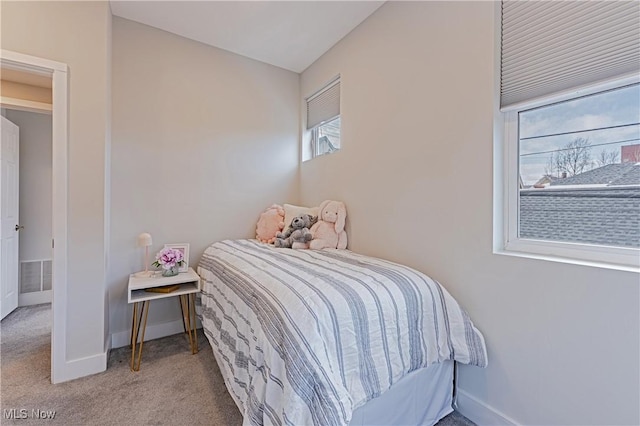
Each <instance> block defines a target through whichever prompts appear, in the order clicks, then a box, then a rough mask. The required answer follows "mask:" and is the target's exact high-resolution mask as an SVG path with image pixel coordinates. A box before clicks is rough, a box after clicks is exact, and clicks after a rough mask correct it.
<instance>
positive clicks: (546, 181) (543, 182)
mask: <svg viewBox="0 0 640 426" xmlns="http://www.w3.org/2000/svg"><path fill="white" fill-rule="evenodd" d="M558 179H559V178H557V177H555V176H551V175H544V176H542V177H541V178H540V179H538V181H537V182H536V183H534V184H533V187H534V188H544V187H545V186H548V185H550V184H551V183H552V182H555V181H556V180H558Z"/></svg>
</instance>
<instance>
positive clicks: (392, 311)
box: [198, 240, 487, 425]
mask: <svg viewBox="0 0 640 426" xmlns="http://www.w3.org/2000/svg"><path fill="white" fill-rule="evenodd" d="M198 274H199V275H200V276H201V277H202V279H203V288H202V294H201V315H202V324H203V328H204V332H205V335H206V337H207V339H208V340H209V343H210V344H211V347H212V348H213V352H214V355H215V358H216V361H217V362H218V365H219V367H220V370H221V372H222V375H223V377H224V380H225V384H226V386H227V389H228V390H229V393H230V394H231V397H232V398H233V400H234V401H235V403H236V404H237V406H238V408H239V409H240V412H241V413H242V415H243V424H244V425H263V424H264V425H283V424H284V425H312V424H313V425H373V424H416V425H417V424H435V423H436V422H437V421H438V420H440V419H441V418H442V417H444V416H445V415H447V414H448V413H450V412H451V411H452V409H451V395H452V389H453V384H452V382H453V372H452V371H453V361H456V362H460V363H465V364H471V365H476V366H479V367H485V366H486V365H487V353H486V347H485V344H484V338H483V336H482V334H481V333H480V332H479V331H478V330H477V329H476V328H475V326H474V325H473V323H472V322H471V320H470V319H469V317H468V315H467V314H466V312H465V311H464V310H463V309H462V308H461V307H460V306H459V305H458V303H457V302H456V301H455V300H454V299H453V298H452V297H451V295H449V293H447V291H446V290H445V289H444V288H443V287H442V286H441V285H440V284H438V283H437V282H436V281H435V280H433V279H431V278H429V277H427V276H426V275H424V274H422V273H420V272H418V271H416V270H414V269H411V268H408V267H406V266H402V265H399V264H396V263H392V262H389V261H385V260H382V259H377V258H373V257H369V256H364V255H360V254H357V253H354V252H352V251H349V250H335V249H334V250H332V249H325V250H291V249H281V248H274V247H273V246H271V245H268V244H264V243H260V242H258V241H257V240H226V241H221V242H217V243H214V244H212V245H211V246H210V247H209V248H207V250H206V251H205V253H204V255H203V257H202V259H201V260H200V262H199V265H198Z"/></svg>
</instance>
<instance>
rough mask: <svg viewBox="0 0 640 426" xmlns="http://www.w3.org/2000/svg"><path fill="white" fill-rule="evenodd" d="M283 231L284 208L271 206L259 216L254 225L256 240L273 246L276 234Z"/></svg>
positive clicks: (275, 205)
mask: <svg viewBox="0 0 640 426" xmlns="http://www.w3.org/2000/svg"><path fill="white" fill-rule="evenodd" d="M283 229H284V208H282V206H279V205H277V204H274V205H272V206H271V207H269V208H267V209H266V210H265V211H263V212H262V213H261V214H260V219H258V224H257V225H256V240H258V241H262V242H263V243H267V244H273V242H274V241H275V240H276V234H277V233H278V232H280V231H282V230H283Z"/></svg>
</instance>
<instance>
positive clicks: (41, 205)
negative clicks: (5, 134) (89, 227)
mask: <svg viewBox="0 0 640 426" xmlns="http://www.w3.org/2000/svg"><path fill="white" fill-rule="evenodd" d="M6 78H15V77H12V76H9V77H7V76H6V75H5V73H3V74H2V79H1V81H0V84H2V89H3V90H2V92H3V93H4V94H6V93H7V92H6V91H5V90H4V88H5V87H4V86H5V85H7V83H13V85H16V82H15V81H11V80H6ZM42 84H45V85H48V87H39V86H37V87H38V88H39V89H43V90H41V91H42V92H43V93H44V94H45V95H47V94H48V100H49V102H50V99H51V79H47V80H46V81H44V82H43V83H42ZM24 87H25V88H34V89H35V88H36V86H31V85H24ZM5 105H6V104H5ZM3 116H4V118H5V119H7V120H9V122H11V123H13V124H15V125H17V127H18V135H19V144H18V148H19V149H18V158H19V160H18V166H19V167H18V169H19V172H18V181H19V191H18V197H17V199H18V206H19V208H18V222H17V223H16V224H13V229H9V230H8V231H9V232H11V231H13V232H14V233H17V237H18V246H19V250H18V262H17V264H18V266H17V272H18V306H19V307H24V306H30V305H38V304H43V303H51V298H52V289H51V287H52V276H51V271H52V263H53V262H52V249H51V240H52V234H51V224H52V206H53V204H52V194H51V191H52V188H51V172H52V170H51V169H52V146H51V137H52V123H51V112H50V111H48V112H46V111H45V112H40V111H37V112H36V111H24V110H20V109H14V108H13V107H12V106H8V107H7V108H6V109H4V113H3ZM3 123H4V122H3ZM5 124H6V123H5ZM4 142H5V141H3V143H4ZM4 190H5V188H3V191H4ZM3 202H4V200H3ZM8 225H9V226H10V227H11V225H12V224H8ZM3 266H4V265H3ZM14 269H15V266H14ZM14 273H15V271H14ZM4 315H5V312H3V316H4ZM47 325H49V326H50V323H49V324H47Z"/></svg>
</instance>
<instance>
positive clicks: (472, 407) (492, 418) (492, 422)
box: [457, 389, 518, 426]
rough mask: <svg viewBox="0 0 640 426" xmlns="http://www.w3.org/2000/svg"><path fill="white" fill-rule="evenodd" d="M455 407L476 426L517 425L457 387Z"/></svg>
mask: <svg viewBox="0 0 640 426" xmlns="http://www.w3.org/2000/svg"><path fill="white" fill-rule="evenodd" d="M457 396H458V404H457V409H458V411H459V412H460V414H462V415H463V416H465V417H466V418H468V419H469V420H471V421H472V422H474V423H475V424H477V425H478V426H498V425H508V426H517V425H518V423H517V422H516V421H515V420H513V419H511V418H509V417H508V416H507V415H505V414H503V413H501V412H500V411H498V410H496V409H495V408H493V407H490V406H489V405H487V404H486V403H484V402H482V401H480V400H478V399H477V398H475V397H474V396H471V395H469V394H468V393H467V392H465V391H463V390H461V389H458V392H457Z"/></svg>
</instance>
